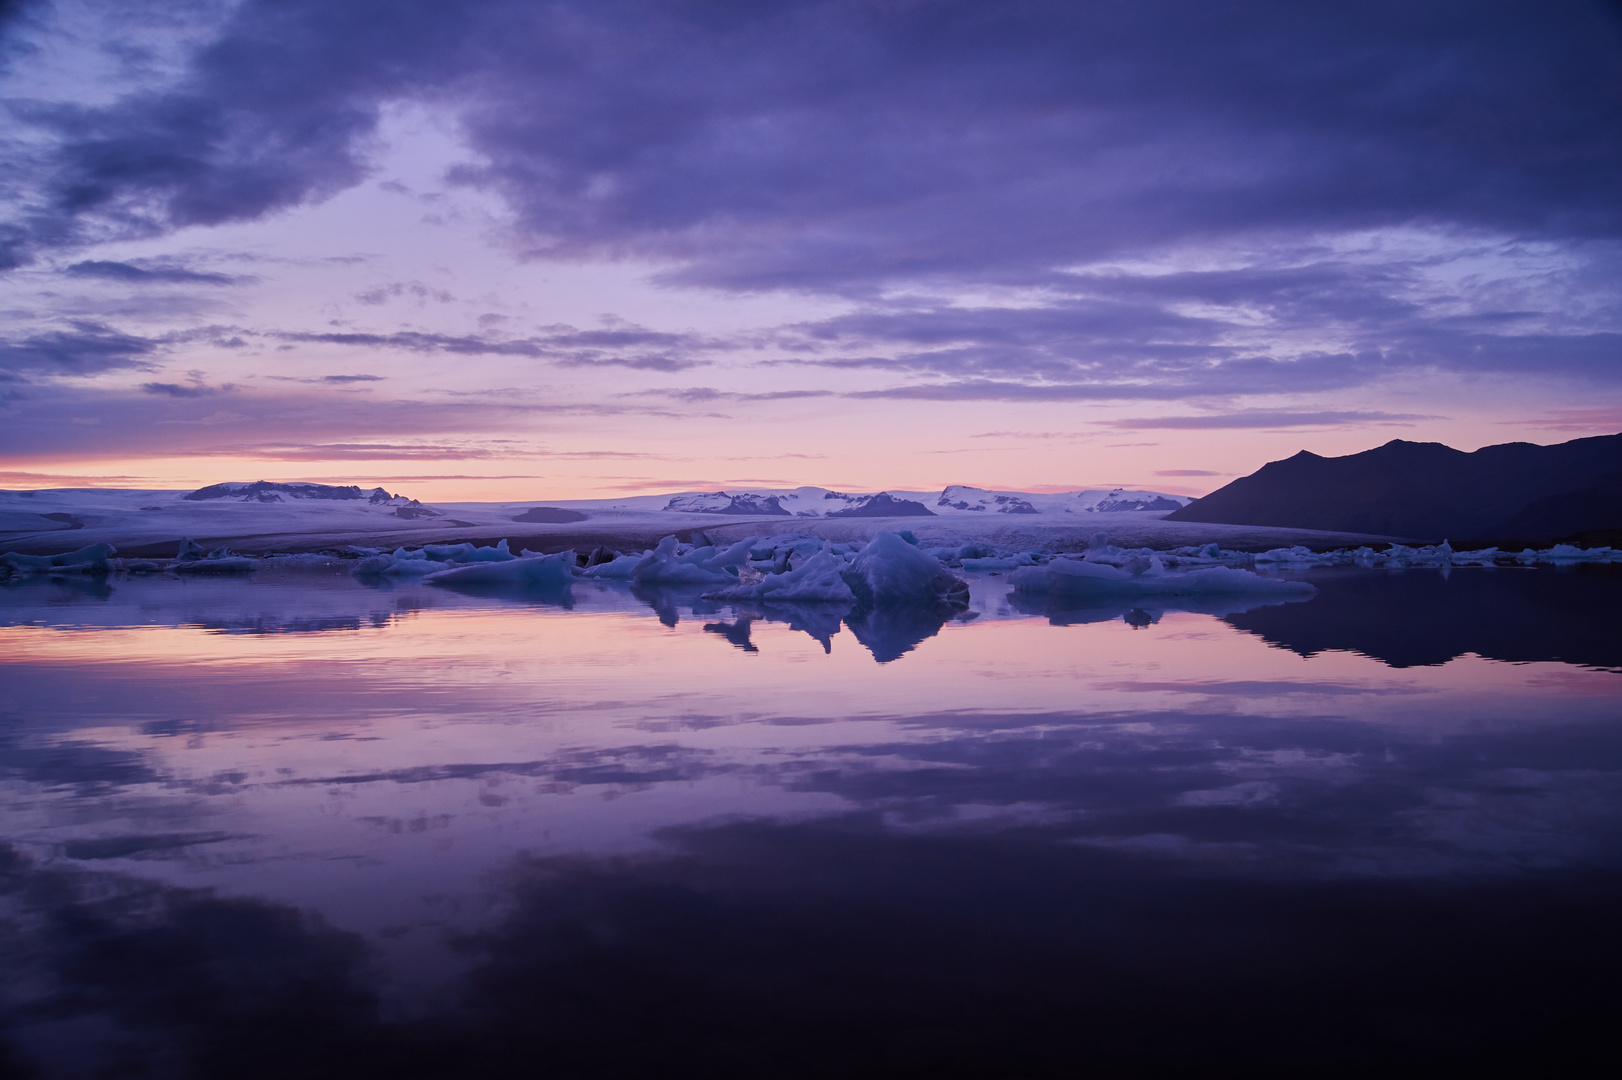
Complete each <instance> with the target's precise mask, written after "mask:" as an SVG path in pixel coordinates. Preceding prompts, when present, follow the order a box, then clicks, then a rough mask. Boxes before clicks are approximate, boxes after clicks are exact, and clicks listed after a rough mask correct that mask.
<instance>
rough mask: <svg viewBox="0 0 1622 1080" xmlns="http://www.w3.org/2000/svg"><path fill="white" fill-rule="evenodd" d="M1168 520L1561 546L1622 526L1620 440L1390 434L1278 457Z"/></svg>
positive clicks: (1606, 437) (1621, 436)
mask: <svg viewBox="0 0 1622 1080" xmlns="http://www.w3.org/2000/svg"><path fill="white" fill-rule="evenodd" d="M1166 520H1168V521H1187V522H1204V523H1208V524H1225V525H1266V526H1274V527H1284V528H1297V529H1322V530H1326V531H1335V532H1363V533H1377V534H1382V535H1388V536H1407V537H1414V538H1418V539H1430V540H1439V539H1444V538H1447V539H1454V540H1463V541H1482V540H1524V541H1539V540H1553V539H1559V538H1562V537H1566V536H1572V535H1575V534H1577V533H1582V532H1593V531H1600V530H1605V529H1614V528H1618V527H1622V434H1617V435H1596V436H1589V437H1587V438H1582V439H1572V440H1570V441H1569V442H1564V443H1554V444H1551V445H1548V446H1542V445H1539V444H1536V443H1528V442H1511V443H1497V444H1494V445H1491V446H1484V447H1482V448H1481V449H1479V450H1475V451H1464V450H1457V449H1454V448H1453V447H1451V446H1447V445H1445V444H1443V443H1436V442H1409V441H1408V440H1405V439H1392V440H1391V441H1390V442H1387V443H1385V444H1384V445H1381V446H1377V447H1374V448H1373V449H1370V450H1364V451H1361V452H1359V453H1356V454H1347V455H1344V456H1341V457H1322V456H1320V455H1318V454H1314V453H1312V452H1311V451H1308V450H1302V451H1300V452H1299V453H1297V454H1294V455H1292V456H1291V457H1288V458H1284V459H1281V460H1279V461H1270V462H1268V463H1267V464H1266V465H1263V466H1262V467H1261V468H1260V469H1257V470H1256V471H1255V472H1254V473H1251V474H1250V475H1249V476H1242V477H1240V478H1239V479H1237V480H1235V481H1233V482H1232V483H1229V484H1227V485H1225V486H1223V487H1221V488H1218V489H1217V490H1216V491H1213V492H1212V493H1211V494H1209V495H1207V496H1205V497H1204V498H1202V499H1196V500H1195V501H1194V502H1192V503H1190V504H1189V505H1187V506H1184V507H1182V508H1181V509H1178V510H1175V511H1173V512H1172V513H1170V514H1168V515H1166Z"/></svg>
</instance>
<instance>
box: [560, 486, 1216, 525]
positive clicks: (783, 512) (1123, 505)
mask: <svg viewBox="0 0 1622 1080" xmlns="http://www.w3.org/2000/svg"><path fill="white" fill-rule="evenodd" d="M644 498H645V497H644ZM657 498H658V499H663V500H664V505H663V506H660V507H659V509H661V510H665V511H670V512H675V513H688V514H727V515H737V516H743V515H757V516H762V517H807V518H823V517H928V516H939V517H951V516H953V515H958V514H1088V513H1113V512H1119V511H1130V510H1158V511H1169V510H1176V509H1178V508H1180V507H1183V506H1186V505H1188V504H1189V503H1190V502H1193V500H1192V499H1190V498H1188V497H1186V496H1183V495H1166V494H1162V493H1161V492H1158V491H1129V490H1126V489H1125V488H1113V489H1109V490H1105V489H1101V488H1093V489H1089V490H1086V491H1067V492H1063V493H1062V494H1058V495H1037V494H1032V493H1029V492H1023V491H987V490H985V489H983V488H974V487H965V486H963V485H961V484H954V485H952V486H950V487H947V488H945V489H943V490H941V491H938V492H929V491H880V492H876V493H874V494H861V495H857V494H847V493H846V492H842V491H830V490H829V489H827V488H819V487H802V488H790V489H786V490H775V489H769V488H750V489H741V490H734V491H713V492H690V493H686V494H681V495H672V496H658V497H657ZM633 501H634V502H636V503H638V504H639V505H638V506H637V507H636V508H638V509H643V508H647V507H646V505H645V504H642V500H640V499H638V500H619V501H618V502H615V503H613V504H604V505H605V506H608V505H612V506H613V507H615V508H621V507H623V508H626V509H630V508H632V507H631V505H630V504H631V503H632V502H633ZM579 505H586V504H585V503H580V504H579Z"/></svg>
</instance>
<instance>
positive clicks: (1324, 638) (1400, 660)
mask: <svg viewBox="0 0 1622 1080" xmlns="http://www.w3.org/2000/svg"><path fill="white" fill-rule="evenodd" d="M1312 581H1313V584H1315V585H1317V586H1318V595H1317V596H1316V597H1315V598H1313V601H1312V604H1311V607H1310V610H1309V609H1307V608H1304V607H1299V606H1288V607H1267V608H1260V609H1256V610H1252V611H1247V612H1243V613H1236V614H1233V615H1230V616H1228V618H1227V621H1228V622H1229V623H1231V624H1233V625H1234V626H1237V627H1238V628H1239V629H1241V630H1245V631H1248V632H1250V633H1252V634H1256V635H1258V636H1260V637H1262V638H1264V639H1265V640H1267V641H1268V642H1271V643H1273V644H1275V645H1278V646H1281V647H1283V648H1286V649H1289V650H1291V651H1293V652H1297V653H1300V654H1301V655H1302V656H1313V655H1315V654H1317V653H1320V652H1323V651H1325V650H1327V649H1349V650H1352V651H1355V652H1360V653H1362V654H1363V655H1365V656H1371V657H1374V658H1375V659H1377V660H1380V661H1383V662H1384V663H1387V664H1390V665H1391V666H1392V667H1412V666H1415V665H1423V664H1443V663H1446V662H1447V661H1449V660H1451V659H1453V658H1454V657H1456V656H1463V655H1464V654H1466V653H1474V654H1476V655H1477V656H1484V657H1486V658H1488V659H1491V660H1503V661H1508V662H1510V663H1531V662H1538V661H1560V662H1563V663H1568V664H1586V665H1590V666H1593V667H1602V668H1622V619H1618V618H1617V615H1616V613H1617V612H1618V611H1619V610H1622V566H1605V565H1601V566H1578V567H1572V568H1569V569H1563V570H1549V569H1532V568H1523V567H1502V568H1478V567H1468V568H1463V569H1460V570H1455V571H1453V572H1452V573H1450V574H1441V573H1438V572H1437V571H1435V570H1412V571H1406V572H1404V571H1397V572H1386V573H1374V574H1371V573H1358V572H1355V571H1354V572H1349V573H1325V574H1316V575H1314V576H1313V578H1312Z"/></svg>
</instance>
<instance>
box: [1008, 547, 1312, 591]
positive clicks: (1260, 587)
mask: <svg viewBox="0 0 1622 1080" xmlns="http://www.w3.org/2000/svg"><path fill="white" fill-rule="evenodd" d="M1008 583H1009V584H1010V585H1012V586H1013V587H1014V588H1015V589H1017V590H1019V591H1021V592H1032V593H1058V594H1063V595H1069V596H1088V595H1102V596H1205V595H1222V594H1228V593H1235V594H1248V595H1272V596H1311V595H1312V594H1313V593H1315V592H1317V591H1318V590H1317V587H1316V586H1314V585H1312V584H1311V583H1309V582H1305V581H1296V580H1293V579H1283V578H1271V577H1264V576H1263V575H1261V574H1258V573H1256V572H1254V571H1252V570H1237V569H1233V568H1231V567H1226V566H1210V567H1205V568H1203V569H1197V570H1184V571H1180V572H1173V571H1170V570H1167V569H1166V566H1165V564H1164V562H1163V561H1162V560H1161V558H1160V556H1159V554H1158V553H1155V554H1151V555H1150V556H1149V557H1148V558H1147V559H1145V560H1144V565H1142V566H1141V567H1139V566H1136V565H1132V564H1129V565H1128V567H1126V568H1122V567H1116V566H1110V565H1108V564H1106V563H1102V562H1093V561H1088V560H1085V559H1064V558H1059V559H1053V560H1051V561H1050V562H1048V563H1047V564H1045V565H1043V566H1028V567H1023V568H1021V569H1019V570H1015V571H1014V572H1013V573H1011V574H1009V575H1008Z"/></svg>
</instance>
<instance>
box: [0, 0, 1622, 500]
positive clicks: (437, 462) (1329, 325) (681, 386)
mask: <svg viewBox="0 0 1622 1080" xmlns="http://www.w3.org/2000/svg"><path fill="white" fill-rule="evenodd" d="M0 42H3V44H0V98H3V104H4V108H3V109H0V125H3V134H0V138H3V139H4V150H3V153H0V178H3V182H0V215H3V220H0V266H3V267H4V273H3V274H0V311H3V313H4V317H3V319H0V487H11V488H29V487H59V486H79V485H85V484H93V485H97V486H120V487H193V486H199V485H202V484H206V483H214V482H219V481H224V480H253V479H274V480H316V481H322V482H337V483H353V482H360V483H367V484H371V483H381V484H383V485H385V486H387V487H389V488H390V489H391V490H400V491H404V492H406V493H408V494H411V495H414V496H418V497H421V498H425V499H439V500H451V499H456V498H460V499H469V500H471V499H504V498H511V499H518V498H547V497H549V498H557V499H567V498H585V497H591V496H593V495H618V494H632V493H651V492H659V491H675V490H688V489H716V488H731V487H742V486H752V487H789V486H795V485H800V484H818V485H822V486H828V487H835V488H840V489H844V490H855V491H874V490H879V489H881V488H896V489H929V488H938V487H940V486H943V485H945V484H949V483H964V484H973V485H978V486H982V487H998V488H1007V489H1014V490H1026V491H1030V490H1038V491H1040V490H1064V489H1069V488H1076V487H1097V486H1106V485H1107V486H1114V485H1118V484H1119V485H1130V486H1134V487H1146V488H1151V489H1154V490H1160V491H1168V492H1176V493H1181V494H1191V495H1197V494H1203V493H1205V492H1207V491H1210V490H1212V489H1213V488H1215V487H1218V486H1220V485H1221V484H1223V483H1226V482H1227V481H1228V480H1229V479H1231V478H1233V476H1235V475H1240V474H1244V473H1248V472H1251V471H1252V470H1254V469H1255V468H1257V467H1258V466H1259V465H1261V464H1262V463H1263V462H1265V461H1267V460H1270V459H1274V458H1279V457H1285V456H1288V455H1289V454H1293V453H1295V452H1296V451H1297V450H1300V449H1303V448H1304V449H1309V450H1312V451H1314V452H1317V453H1322V454H1340V453H1348V452H1353V451H1357V450H1362V449H1366V448H1368V447H1371V446H1375V445H1378V444H1380V443H1383V442H1386V441H1387V440H1389V439H1392V438H1404V439H1414V440H1435V441H1441V442H1446V443H1448V444H1450V445H1453V446H1457V447H1460V448H1462V449H1467V450H1469V449H1475V448H1477V447H1479V446H1482V445H1486V444H1489V443H1497V442H1507V441H1512V440H1528V441H1533V442H1558V441H1564V440H1566V439H1571V438H1576V437H1579V436H1583V435H1596V434H1608V433H1613V432H1617V431H1622V6H1619V5H1617V4H1608V3H1602V2H1600V0H1584V2H1577V0H1572V2H1562V0H1536V2H1526V3H1498V2H1492V0H1465V2H1458V3H1453V2H1439V0H1418V2H1416V0H1403V2H1400V3H1374V2H1369V3H1357V4H1347V5H1326V4H1310V3H1305V4H1304V3H1301V2H1300V0H1289V2H1282V3H1268V2H1259V0H1250V2H1245V3H1235V4H1221V3H1211V2H1210V0H1194V2H1158V0H1136V2H1132V3H1124V4H1123V3H1116V2H1084V0H1057V2H1043V0H1030V2H1020V0H1003V2H989V0H981V2H972V3H971V2H945V0H941V2H932V0H867V2H860V3H858V2H849V3H845V2H813V0H806V2H778V3H774V2H771V0H713V2H703V0H689V2H682V0H666V2H634V0H578V2H572V3H563V2H558V3H553V2H543V0H489V2H483V3H480V2H474V0H339V2H334V0H243V2H214V0H80V2H67V0H64V2H58V3H43V2H35V3H28V2H23V3H3V4H0Z"/></svg>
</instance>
